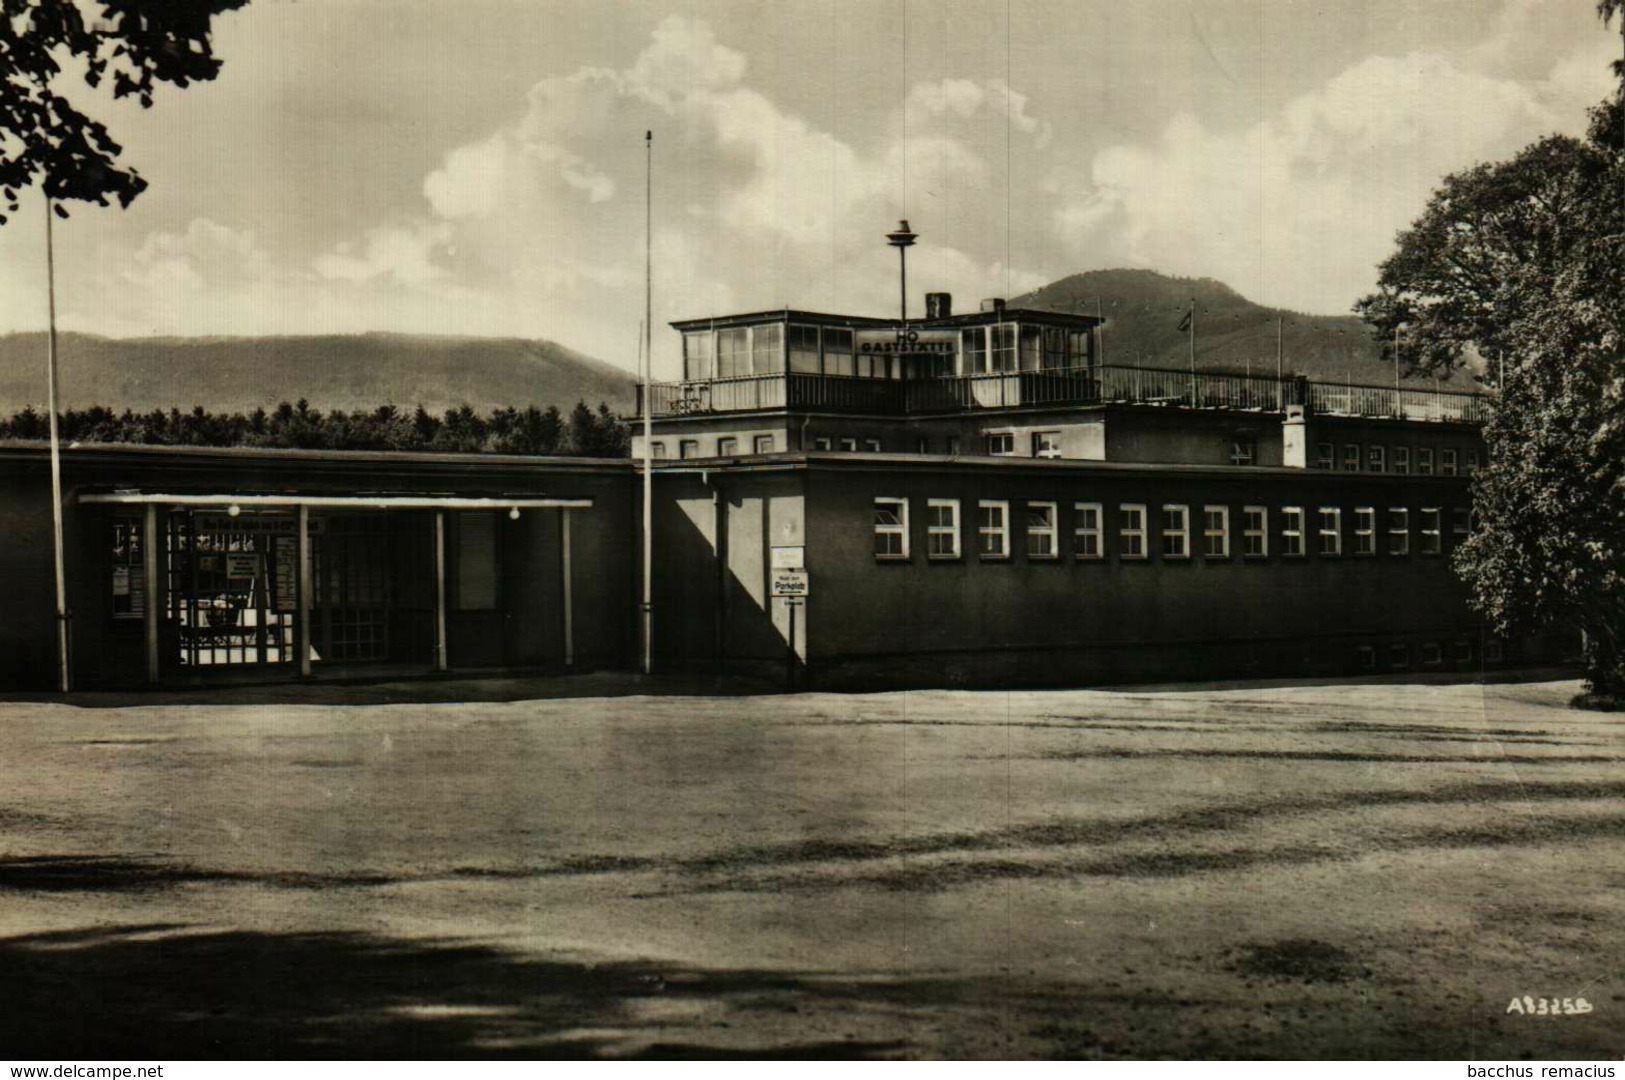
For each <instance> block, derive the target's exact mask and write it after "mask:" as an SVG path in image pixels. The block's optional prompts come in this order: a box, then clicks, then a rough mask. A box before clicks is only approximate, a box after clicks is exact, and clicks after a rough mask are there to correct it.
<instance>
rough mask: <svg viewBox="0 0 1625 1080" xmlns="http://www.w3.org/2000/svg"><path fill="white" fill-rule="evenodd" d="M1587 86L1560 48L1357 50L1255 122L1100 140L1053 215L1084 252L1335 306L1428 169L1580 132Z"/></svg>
mask: <svg viewBox="0 0 1625 1080" xmlns="http://www.w3.org/2000/svg"><path fill="white" fill-rule="evenodd" d="M1598 71H1599V74H1600V69H1598ZM1599 83H1600V80H1597V79H1593V80H1589V81H1588V80H1587V79H1585V78H1584V77H1582V75H1581V73H1580V69H1579V68H1578V67H1577V66H1576V62H1575V61H1574V60H1572V59H1571V58H1565V59H1564V60H1562V61H1560V62H1559V64H1558V65H1557V66H1556V67H1555V68H1554V69H1553V72H1552V75H1551V76H1550V77H1549V78H1547V79H1545V80H1539V81H1535V82H1521V81H1517V80H1513V79H1507V78H1499V77H1496V76H1495V75H1492V74H1489V73H1486V72H1484V71H1480V70H1475V69H1474V68H1473V67H1471V66H1469V65H1468V64H1467V63H1466V62H1465V61H1463V60H1462V59H1460V58H1452V57H1447V56H1444V55H1441V54H1436V53H1426V52H1418V53H1412V54H1409V55H1406V56H1398V57H1387V56H1373V57H1368V58H1366V59H1365V60H1362V61H1360V62H1359V63H1356V64H1354V65H1352V66H1350V67H1349V68H1347V69H1345V70H1344V71H1342V72H1340V73H1339V74H1337V75H1336V76H1335V77H1333V78H1332V79H1331V80H1330V81H1329V82H1327V83H1326V84H1325V85H1324V86H1322V87H1320V88H1319V89H1317V90H1315V91H1313V92H1311V93H1308V94H1305V95H1303V96H1301V97H1299V98H1297V99H1295V100H1293V101H1291V102H1289V103H1287V104H1286V105H1285V106H1284V107H1283V108H1281V109H1280V110H1278V112H1277V113H1276V114H1275V115H1272V116H1270V117H1268V118H1266V119H1265V120H1263V121H1262V122H1260V123H1258V124H1255V125H1253V126H1251V127H1247V128H1243V129H1239V130H1213V129H1209V128H1208V127H1206V126H1204V125H1203V124H1202V123H1201V122H1199V121H1198V120H1197V119H1196V118H1195V117H1193V116H1191V115H1189V114H1185V115H1180V116H1176V117H1175V118H1173V119H1172V120H1170V121H1169V123H1168V125H1167V127H1166V128H1165V129H1164V131H1163V133H1162V136H1161V138H1160V139H1159V140H1157V141H1156V142H1155V143H1153V144H1150V145H1115V146H1110V147H1107V148H1104V149H1102V150H1100V151H1099V152H1098V153H1096V154H1095V155H1094V158H1093V161H1092V163H1091V166H1090V168H1089V171H1088V173H1087V175H1086V176H1083V177H1076V176H1074V177H1071V178H1067V177H1060V178H1056V179H1054V180H1052V183H1051V185H1050V186H1051V187H1052V188H1053V189H1055V190H1056V191H1057V192H1059V193H1060V195H1061V198H1060V201H1059V204H1058V205H1057V206H1056V207H1055V210H1054V221H1055V224H1056V227H1057V229H1058V230H1059V231H1060V232H1062V234H1063V235H1065V236H1066V237H1067V239H1068V241H1069V242H1070V244H1071V245H1072V248H1073V250H1075V251H1077V252H1078V253H1079V254H1080V257H1084V258H1087V259H1088V260H1089V262H1090V263H1092V264H1093V265H1113V264H1115V263H1128V264H1131V265H1141V266H1149V267H1155V268H1157V269H1160V270H1164V271H1167V272H1171V273H1176V274H1187V275H1207V276H1212V277H1216V278H1219V279H1221V280H1223V281H1225V282H1226V283H1228V284H1230V285H1231V286H1233V287H1235V288H1236V289H1238V290H1239V291H1241V292H1242V293H1243V294H1245V295H1248V296H1250V297H1252V298H1254V299H1258V300H1262V301H1264V302H1267V303H1273V304H1279V305H1283V306H1287V307H1291V308H1296V309H1299V310H1308V311H1321V312H1335V311H1346V310H1347V309H1348V307H1349V305H1350V304H1351V302H1352V301H1353V300H1354V299H1355V298H1357V297H1358V296H1360V295H1361V294H1363V293H1364V292H1366V291H1368V290H1369V289H1370V288H1371V287H1372V286H1373V285H1374V283H1375V277H1376V269H1375V268H1376V265H1377V263H1378V262H1379V261H1380V260H1381V259H1382V258H1384V257H1385V256H1386V255H1387V254H1388V253H1389V251H1390V250H1391V246H1392V243H1393V238H1394V235H1395V233H1396V232H1397V231H1398V230H1399V229H1401V228H1403V227H1404V226H1406V225H1407V224H1408V223H1409V222H1410V221H1411V220H1413V219H1414V218H1415V217H1416V216H1417V214H1419V213H1420V211H1421V210H1422V208H1423V206H1424V204H1425V203H1426V200H1427V198H1428V196H1429V194H1430V193H1431V191H1432V190H1433V189H1434V188H1435V187H1436V186H1437V184H1438V182H1439V180H1440V178H1442V177H1443V176H1444V175H1446V174H1447V173H1451V172H1454V171H1458V170H1460V169H1462V168H1464V167H1467V166H1469V165H1472V164H1474V163H1476V162H1478V161H1482V160H1491V159H1495V158H1498V157H1503V156H1506V155H1508V154H1510V153H1512V152H1514V151H1515V150H1516V149H1517V148H1518V147H1520V146H1522V145H1524V144H1526V143H1528V142H1531V141H1533V140H1534V139H1536V138H1539V137H1540V136H1541V135H1543V134H1546V133H1548V132H1550V131H1553V130H1559V129H1564V128H1566V129H1569V130H1576V129H1578V128H1579V127H1580V126H1581V124H1582V123H1583V113H1584V104H1585V103H1588V101H1586V99H1587V98H1589V97H1590V94H1591V93H1592V92H1593V91H1595V93H1596V96H1597V97H1600V96H1601V92H1602V91H1601V88H1600V85H1598V84H1599ZM1590 100H1595V99H1594V98H1591V99H1590ZM1069 180H1070V182H1069Z"/></svg>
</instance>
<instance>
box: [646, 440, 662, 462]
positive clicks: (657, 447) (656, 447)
mask: <svg viewBox="0 0 1625 1080" xmlns="http://www.w3.org/2000/svg"><path fill="white" fill-rule="evenodd" d="M649 456H650V457H652V458H654V459H655V460H656V461H659V460H660V459H661V458H663V457H665V456H666V444H665V443H663V442H651V443H650V444H649Z"/></svg>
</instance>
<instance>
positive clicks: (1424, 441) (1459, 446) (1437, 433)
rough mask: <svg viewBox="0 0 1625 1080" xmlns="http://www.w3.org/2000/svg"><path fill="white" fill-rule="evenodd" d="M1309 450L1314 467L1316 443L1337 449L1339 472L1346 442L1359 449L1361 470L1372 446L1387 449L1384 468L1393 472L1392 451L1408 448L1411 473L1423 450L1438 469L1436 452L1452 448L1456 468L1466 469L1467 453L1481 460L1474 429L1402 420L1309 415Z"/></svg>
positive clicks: (1478, 437)
mask: <svg viewBox="0 0 1625 1080" xmlns="http://www.w3.org/2000/svg"><path fill="white" fill-rule="evenodd" d="M1308 428H1309V431H1308V439H1307V440H1306V441H1307V442H1308V451H1309V465H1310V466H1313V465H1314V464H1315V447H1316V444H1317V443H1323V442H1329V443H1331V444H1333V446H1334V447H1335V449H1336V455H1337V456H1336V459H1335V460H1336V463H1337V465H1336V467H1337V468H1339V469H1341V468H1342V464H1343V459H1342V453H1343V446H1344V445H1345V444H1346V443H1358V444H1360V450H1361V461H1360V467H1361V468H1362V469H1364V468H1366V467H1367V462H1366V460H1365V451H1366V449H1367V448H1368V447H1369V446H1370V445H1371V444H1373V443H1375V444H1377V445H1379V446H1382V447H1384V448H1386V461H1385V463H1384V466H1385V468H1387V469H1389V470H1390V471H1391V470H1392V469H1393V462H1394V457H1393V448H1394V447H1396V446H1408V447H1410V448H1411V470H1412V471H1413V472H1414V471H1415V469H1416V451H1417V450H1418V449H1422V448H1431V449H1432V450H1433V466H1434V469H1435V470H1437V469H1438V467H1439V451H1441V450H1444V449H1447V448H1448V449H1454V450H1455V451H1456V452H1457V455H1458V465H1460V466H1461V467H1462V468H1465V467H1466V452H1467V451H1468V450H1475V451H1477V452H1478V454H1479V460H1481V461H1482V460H1484V453H1485V449H1484V439H1483V436H1482V435H1481V434H1480V432H1479V430H1478V429H1477V428H1476V427H1472V426H1471V425H1467V424H1445V423H1437V424H1413V423H1407V422H1405V421H1401V420H1378V419H1374V418H1367V417H1354V416H1319V415H1315V416H1310V417H1309V423H1308Z"/></svg>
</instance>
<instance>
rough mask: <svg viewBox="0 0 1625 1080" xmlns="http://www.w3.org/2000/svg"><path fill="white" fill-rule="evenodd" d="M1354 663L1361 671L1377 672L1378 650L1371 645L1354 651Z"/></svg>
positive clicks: (1362, 646)
mask: <svg viewBox="0 0 1625 1080" xmlns="http://www.w3.org/2000/svg"><path fill="white" fill-rule="evenodd" d="M1354 663H1355V666H1357V667H1358V668H1359V669H1360V670H1361V671H1375V670H1376V669H1377V650H1376V649H1374V648H1372V647H1371V646H1370V645H1361V646H1359V647H1358V648H1356V649H1355V650H1354Z"/></svg>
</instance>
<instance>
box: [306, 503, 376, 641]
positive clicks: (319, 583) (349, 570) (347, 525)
mask: <svg viewBox="0 0 1625 1080" xmlns="http://www.w3.org/2000/svg"><path fill="white" fill-rule="evenodd" d="M318 521H321V522H322V525H323V527H322V528H321V530H320V531H319V532H318V531H316V530H315V529H314V528H313V529H312V532H313V535H312V536H311V538H310V540H311V544H310V564H311V579H312V582H313V586H314V587H313V588H312V590H311V599H312V601H313V604H314V606H313V607H312V610H311V613H310V616H311V628H312V631H313V633H312V634H311V642H312V645H313V647H314V649H315V653H314V655H313V656H312V657H311V659H312V660H325V661H328V662H332V663H354V662H357V661H366V660H387V659H389V657H390V640H389V639H390V609H391V606H392V601H393V599H394V597H393V592H394V590H393V587H392V586H393V582H392V581H391V576H390V566H391V551H390V529H389V518H388V515H386V514H385V513H383V512H376V513H369V514H345V515H331V516H328V517H326V518H320V519H319V518H315V517H312V519H311V523H312V525H313V526H314V525H315V524H316V523H317V522H318Z"/></svg>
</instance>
